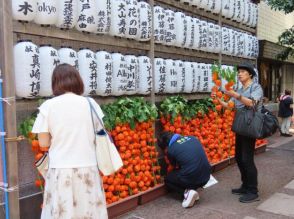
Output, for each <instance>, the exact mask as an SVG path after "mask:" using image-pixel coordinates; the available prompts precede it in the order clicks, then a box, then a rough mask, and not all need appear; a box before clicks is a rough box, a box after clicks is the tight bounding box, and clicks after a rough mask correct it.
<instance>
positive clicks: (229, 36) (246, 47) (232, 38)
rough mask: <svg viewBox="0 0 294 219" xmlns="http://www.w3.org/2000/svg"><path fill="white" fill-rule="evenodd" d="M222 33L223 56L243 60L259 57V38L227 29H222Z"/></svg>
mask: <svg viewBox="0 0 294 219" xmlns="http://www.w3.org/2000/svg"><path fill="white" fill-rule="evenodd" d="M221 31H222V33H221V38H222V39H221V41H222V43H221V52H222V54H225V55H231V56H238V57H243V58H257V57H258V52H259V44H258V39H257V37H255V36H253V35H251V34H247V33H244V32H240V31H236V30H233V29H230V28H227V27H222V28H221Z"/></svg>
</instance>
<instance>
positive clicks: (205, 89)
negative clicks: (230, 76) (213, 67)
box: [200, 64, 211, 92]
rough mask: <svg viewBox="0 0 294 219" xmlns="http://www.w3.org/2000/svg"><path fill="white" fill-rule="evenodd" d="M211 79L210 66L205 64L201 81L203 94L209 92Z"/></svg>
mask: <svg viewBox="0 0 294 219" xmlns="http://www.w3.org/2000/svg"><path fill="white" fill-rule="evenodd" d="M210 77H211V71H210V68H209V65H207V64H203V69H202V79H201V81H200V87H201V92H209V80H210V79H209V78H210Z"/></svg>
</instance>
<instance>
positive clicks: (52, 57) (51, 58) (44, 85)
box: [39, 45, 60, 97]
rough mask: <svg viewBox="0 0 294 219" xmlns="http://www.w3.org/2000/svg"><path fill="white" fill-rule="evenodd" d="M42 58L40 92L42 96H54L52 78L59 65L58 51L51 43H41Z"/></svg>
mask: <svg viewBox="0 0 294 219" xmlns="http://www.w3.org/2000/svg"><path fill="white" fill-rule="evenodd" d="M39 59H40V76H41V77H40V92H39V95H40V96H42V97H48V96H52V87H51V79H52V74H53V70H54V69H55V67H56V66H57V65H59V62H60V61H59V57H58V52H57V50H56V49H54V48H53V47H52V46H51V45H41V46H40V48H39Z"/></svg>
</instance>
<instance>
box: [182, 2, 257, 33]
mask: <svg viewBox="0 0 294 219" xmlns="http://www.w3.org/2000/svg"><path fill="white" fill-rule="evenodd" d="M180 2H182V3H183V4H190V5H192V6H196V7H197V8H200V9H204V10H206V11H208V12H211V13H214V14H219V13H221V14H222V16H223V17H225V18H227V19H231V20H233V21H236V22H238V23H242V24H245V25H247V26H249V27H256V25H257V19H258V8H257V4H254V3H251V2H250V0H180Z"/></svg>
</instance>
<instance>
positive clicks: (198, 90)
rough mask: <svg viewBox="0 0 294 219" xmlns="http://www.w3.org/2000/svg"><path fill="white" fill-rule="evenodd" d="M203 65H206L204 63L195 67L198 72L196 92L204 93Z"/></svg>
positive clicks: (196, 64)
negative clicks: (202, 81) (202, 82)
mask: <svg viewBox="0 0 294 219" xmlns="http://www.w3.org/2000/svg"><path fill="white" fill-rule="evenodd" d="M203 65H204V64H203V63H195V67H196V68H197V71H196V91H197V92H201V91H202V87H201V80H202V78H203V70H202V66H203Z"/></svg>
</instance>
